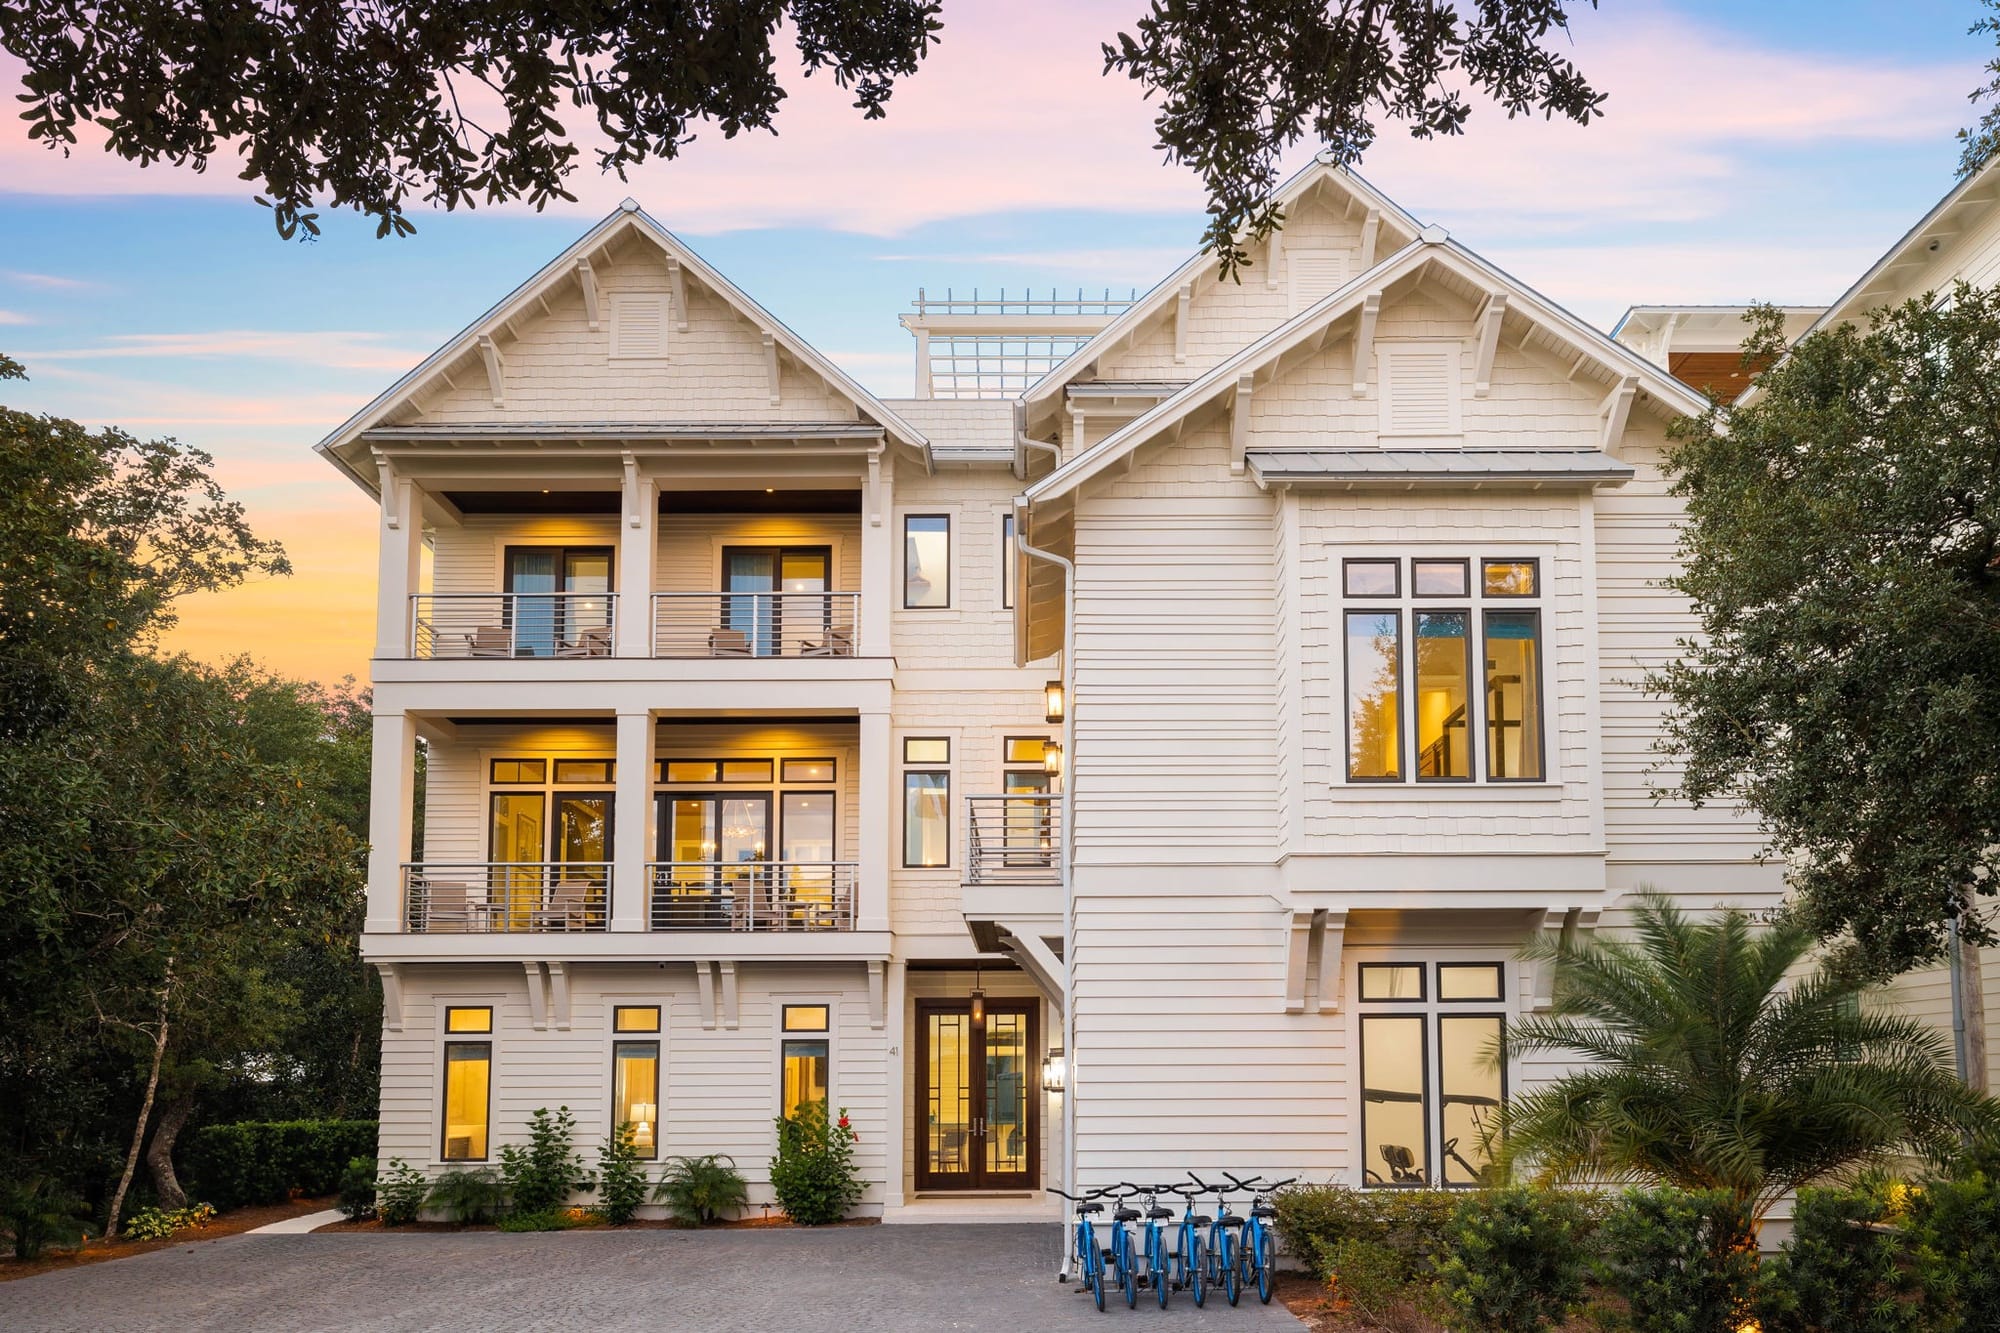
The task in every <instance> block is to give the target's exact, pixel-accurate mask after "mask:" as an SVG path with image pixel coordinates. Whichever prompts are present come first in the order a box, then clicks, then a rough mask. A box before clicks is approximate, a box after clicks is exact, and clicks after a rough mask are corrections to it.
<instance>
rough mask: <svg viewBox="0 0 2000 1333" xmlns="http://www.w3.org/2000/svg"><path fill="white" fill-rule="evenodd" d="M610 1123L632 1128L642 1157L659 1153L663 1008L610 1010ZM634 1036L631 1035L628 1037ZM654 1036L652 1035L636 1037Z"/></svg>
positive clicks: (639, 1006) (628, 1006) (614, 1125)
mask: <svg viewBox="0 0 2000 1333" xmlns="http://www.w3.org/2000/svg"><path fill="white" fill-rule="evenodd" d="M611 1031H612V1033H613V1034H614V1036H613V1039H612V1043H611V1123H612V1125H613V1127H614V1128H615V1127H616V1126H619V1125H629V1126H631V1128H632V1146H633V1147H634V1148H636V1149H638V1152H639V1156H641V1157H647V1158H651V1157H657V1156H659V1154H660V1038H659V1032H660V1007H659V1006H658V1005H656V1004H646V1005H627V1004H621V1005H619V1006H617V1007H616V1008H614V1009H613V1010H612V1011H611ZM628 1034H632V1035H628ZM636 1034H651V1035H649V1036H648V1035H636Z"/></svg>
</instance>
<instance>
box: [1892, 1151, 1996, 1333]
mask: <svg viewBox="0 0 2000 1333" xmlns="http://www.w3.org/2000/svg"><path fill="white" fill-rule="evenodd" d="M1909 1211H1910V1216H1911V1229H1912V1230H1913V1231H1914V1232H1915V1233H1916V1240H1917V1243H1919V1244H1920V1245H1921V1246H1922V1252H1923V1257H1924V1260H1925V1262H1926V1269H1925V1276H1926V1280H1927V1284H1928V1288H1929V1289H1928V1290H1927V1292H1926V1298H1927V1299H1928V1300H1931V1301H1932V1302H1934V1303H1935V1304H1937V1305H1939V1306H1941V1307H1945V1308H1946V1309H1947V1310H1955V1311H1957V1312H1958V1313H1959V1316H1960V1318H1961V1319H1962V1320H1963V1321H1964V1322H1963V1324H1962V1325H1961V1327H1963V1328H1964V1329H1965V1330H1966V1333H1975V1331H1977V1333H1991V1331H1992V1330H2000V1176H1996V1175H1995V1166H1994V1163H1993V1162H1992V1161H1991V1160H1990V1159H1989V1160H1987V1161H1984V1162H1981V1161H1974V1162H1969V1163H1966V1164H1965V1165H1963V1166H1962V1167H1961V1168H1960V1169H1959V1170H1958V1171H1956V1172H1954V1173H1953V1175H1952V1176H1950V1177H1948V1178H1945V1179H1941V1180H1935V1181H1931V1182H1930V1183H1928V1184H1927V1185H1926V1186H1925V1187H1924V1188H1923V1189H1922V1190H1921V1191H1918V1192H1917V1193H1916V1195H1915V1197H1914V1198H1913V1199H1912V1201H1911V1206H1910V1209H1909Z"/></svg>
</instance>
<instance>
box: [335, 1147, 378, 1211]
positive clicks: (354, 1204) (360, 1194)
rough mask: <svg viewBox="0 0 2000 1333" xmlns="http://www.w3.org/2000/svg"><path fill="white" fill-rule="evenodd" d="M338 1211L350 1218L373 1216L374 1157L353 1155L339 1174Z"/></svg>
mask: <svg viewBox="0 0 2000 1333" xmlns="http://www.w3.org/2000/svg"><path fill="white" fill-rule="evenodd" d="M338 1206H339V1208H340V1211H341V1212H342V1213H343V1214H344V1215H345V1216H346V1217H347V1218H348V1219H349V1220H350V1221H359V1220H360V1219H362V1218H364V1217H373V1216H375V1159H374V1158H373V1157H353V1158H349V1159H348V1163H347V1170H345V1171H343V1172H341V1174H340V1202H339V1205H338Z"/></svg>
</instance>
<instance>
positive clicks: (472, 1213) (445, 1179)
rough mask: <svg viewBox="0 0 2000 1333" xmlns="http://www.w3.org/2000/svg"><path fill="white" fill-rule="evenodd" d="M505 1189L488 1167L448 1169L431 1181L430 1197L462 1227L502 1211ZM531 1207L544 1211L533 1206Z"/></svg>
mask: <svg viewBox="0 0 2000 1333" xmlns="http://www.w3.org/2000/svg"><path fill="white" fill-rule="evenodd" d="M504 1194H505V1191H504V1190H503V1189H502V1187H501V1184H500V1181H499V1179H498V1178H496V1177H495V1176H494V1174H493V1172H492V1171H491V1170H490V1169H489V1168H487V1167H483V1166H482V1167H468V1168H464V1169H461V1170H457V1171H446V1172H445V1173H444V1174H442V1175H440V1176H439V1177H438V1178H437V1179H436V1180H435V1181H433V1182H431V1187H430V1193H429V1195H428V1198H427V1201H428V1202H429V1204H430V1206H431V1207H433V1208H437V1209H440V1210H442V1211H443V1212H444V1213H445V1214H446V1215H447V1216H448V1217H450V1218H451V1220H452V1221H453V1222H455V1223H457V1224H458V1225H459V1226H462V1227H469V1226H473V1225H476V1224H477V1223H480V1222H490V1221H492V1220H493V1217H494V1215H495V1214H497V1213H498V1212H499V1211H500V1204H501V1200H502V1198H503V1197H504ZM529 1211H545V1210H540V1209H530V1210H529Z"/></svg>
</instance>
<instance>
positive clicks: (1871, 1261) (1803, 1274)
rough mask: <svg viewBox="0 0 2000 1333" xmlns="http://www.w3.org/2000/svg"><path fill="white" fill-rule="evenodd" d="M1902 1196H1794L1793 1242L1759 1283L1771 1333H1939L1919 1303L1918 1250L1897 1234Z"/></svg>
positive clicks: (1874, 1188) (1881, 1186) (1882, 1190)
mask: <svg viewBox="0 0 2000 1333" xmlns="http://www.w3.org/2000/svg"><path fill="white" fill-rule="evenodd" d="M1908 1200H1909V1190H1908V1188H1907V1187H1905V1186H1901V1185H1890V1184H1888V1183H1886V1182H1871V1183H1868V1184H1864V1185H1860V1186H1856V1187H1854V1188H1851V1189H1810V1190H1801V1191H1800V1192H1799V1198H1798V1204H1797V1207H1796V1209H1795V1211H1794V1212H1793V1214H1792V1238H1791V1240H1789V1241H1787V1242H1786V1244H1785V1247H1784V1251H1783V1253H1781V1254H1780V1255H1779V1256H1778V1258H1777V1259H1776V1260H1774V1261H1773V1262H1772V1263H1771V1264H1770V1265H1768V1266H1767V1267H1766V1268H1765V1269H1764V1272H1763V1274H1762V1278H1761V1280H1760V1282H1759V1283H1758V1287H1759V1290H1758V1316H1759V1318H1760V1320H1761V1321H1762V1323H1763V1326H1764V1327H1765V1328H1766V1329H1769V1330H1772V1333H1822V1330H1825V1331H1827V1333H1833V1331H1834V1330H1839V1333H1923V1330H1929V1329H1936V1328H1938V1327H1941V1324H1940V1321H1939V1315H1940V1311H1939V1309H1938V1308H1937V1306H1935V1305H1927V1302H1925V1300H1924V1292H1923V1288H1924V1286H1925V1285H1926V1284H1925V1283H1924V1281H1923V1274H1922V1273H1921V1271H1920V1265H1919V1264H1918V1262H1917V1258H1918V1252H1919V1251H1920V1250H1921V1249H1922V1246H1921V1244H1920V1243H1919V1242H1918V1241H1917V1240H1916V1239H1915V1238H1914V1237H1912V1235H1911V1234H1910V1233H1909V1232H1908V1231H1906V1230H1905V1229H1904V1227H1903V1225H1902V1224H1903V1223H1904V1222H1905V1221H1907V1220H1908V1219H1907V1217H1906V1216H1905V1207H1904V1205H1906V1204H1907V1202H1908Z"/></svg>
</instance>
